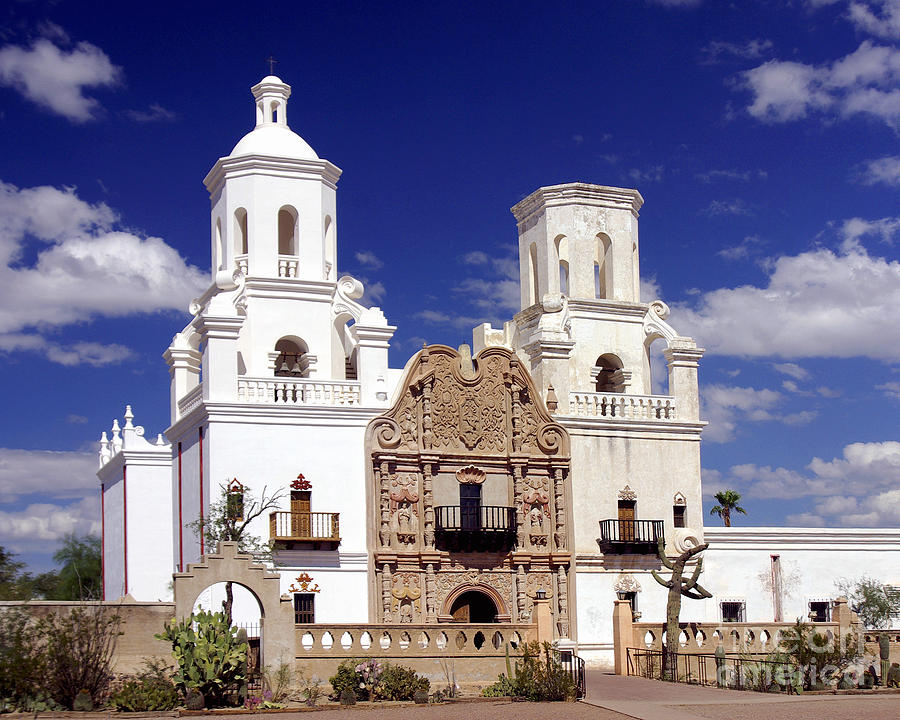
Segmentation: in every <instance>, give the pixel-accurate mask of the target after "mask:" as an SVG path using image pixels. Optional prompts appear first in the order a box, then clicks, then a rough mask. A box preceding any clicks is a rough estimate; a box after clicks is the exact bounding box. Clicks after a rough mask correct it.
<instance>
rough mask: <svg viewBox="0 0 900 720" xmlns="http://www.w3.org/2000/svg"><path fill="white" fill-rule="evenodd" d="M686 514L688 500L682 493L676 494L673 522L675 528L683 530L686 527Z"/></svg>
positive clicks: (673, 505) (673, 506) (673, 501)
mask: <svg viewBox="0 0 900 720" xmlns="http://www.w3.org/2000/svg"><path fill="white" fill-rule="evenodd" d="M686 512H687V500H686V499H685V497H684V495H682V494H681V493H680V492H679V493H675V498H674V499H673V500H672V521H673V525H674V527H677V528H683V527H684V526H685V524H684V516H685V513H686Z"/></svg>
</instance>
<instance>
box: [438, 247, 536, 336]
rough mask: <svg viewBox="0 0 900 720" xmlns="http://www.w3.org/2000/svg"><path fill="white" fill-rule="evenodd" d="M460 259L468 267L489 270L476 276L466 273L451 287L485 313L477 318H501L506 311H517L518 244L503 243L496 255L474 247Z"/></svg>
mask: <svg viewBox="0 0 900 720" xmlns="http://www.w3.org/2000/svg"><path fill="white" fill-rule="evenodd" d="M460 262H461V263H462V264H463V265H468V266H470V267H481V268H483V269H484V270H485V271H487V272H489V273H490V274H489V275H488V277H480V278H479V277H474V276H472V275H471V274H469V275H467V276H466V277H465V279H463V280H462V282H460V283H459V284H458V285H456V287H454V288H453V292H454V293H455V294H456V296H457V297H459V298H460V299H462V300H463V301H464V302H466V303H468V304H470V305H472V306H473V307H474V308H476V309H478V310H479V311H483V312H484V313H485V316H484V317H483V319H482V320H479V322H484V321H487V320H501V319H504V318H503V316H504V315H505V314H506V313H508V314H513V313H516V312H518V311H519V309H520V305H521V301H522V299H521V294H520V291H519V258H518V248H516V247H515V246H513V245H507V246H505V247H504V248H503V252H502V254H501V255H496V256H491V255H488V254H487V253H485V252H482V251H480V250H475V251H472V252H469V253H466V254H465V255H463V256H462V257H461V258H460Z"/></svg>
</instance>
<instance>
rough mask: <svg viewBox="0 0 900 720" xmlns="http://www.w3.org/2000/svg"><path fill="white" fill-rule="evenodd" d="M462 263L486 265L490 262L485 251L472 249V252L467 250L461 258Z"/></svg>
mask: <svg viewBox="0 0 900 720" xmlns="http://www.w3.org/2000/svg"><path fill="white" fill-rule="evenodd" d="M461 260H462V263H463V265H487V264H488V263H489V262H490V258H489V257H488V254H487V253H486V252H482V251H481V250H473V251H472V252H468V253H466V254H465V255H463V256H462V258H461Z"/></svg>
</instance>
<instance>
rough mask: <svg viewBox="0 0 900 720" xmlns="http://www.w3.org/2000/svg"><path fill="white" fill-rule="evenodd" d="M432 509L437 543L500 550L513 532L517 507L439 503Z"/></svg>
mask: <svg viewBox="0 0 900 720" xmlns="http://www.w3.org/2000/svg"><path fill="white" fill-rule="evenodd" d="M434 511H435V530H436V532H437V540H438V544H439V545H440V546H441V547H443V548H445V549H448V550H455V551H459V552H467V551H493V550H502V549H504V548H507V547H508V546H510V545H511V544H512V542H513V540H514V539H515V535H516V509H515V508H512V507H501V506H495V505H475V506H467V505H440V506H438V507H436V508H435V509H434Z"/></svg>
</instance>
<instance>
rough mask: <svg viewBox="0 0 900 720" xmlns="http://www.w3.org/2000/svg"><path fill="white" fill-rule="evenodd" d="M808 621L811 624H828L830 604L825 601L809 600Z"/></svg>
mask: <svg viewBox="0 0 900 720" xmlns="http://www.w3.org/2000/svg"><path fill="white" fill-rule="evenodd" d="M809 619H810V620H812V621H813V622H830V621H831V603H830V602H828V601H827V600H810V601H809Z"/></svg>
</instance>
